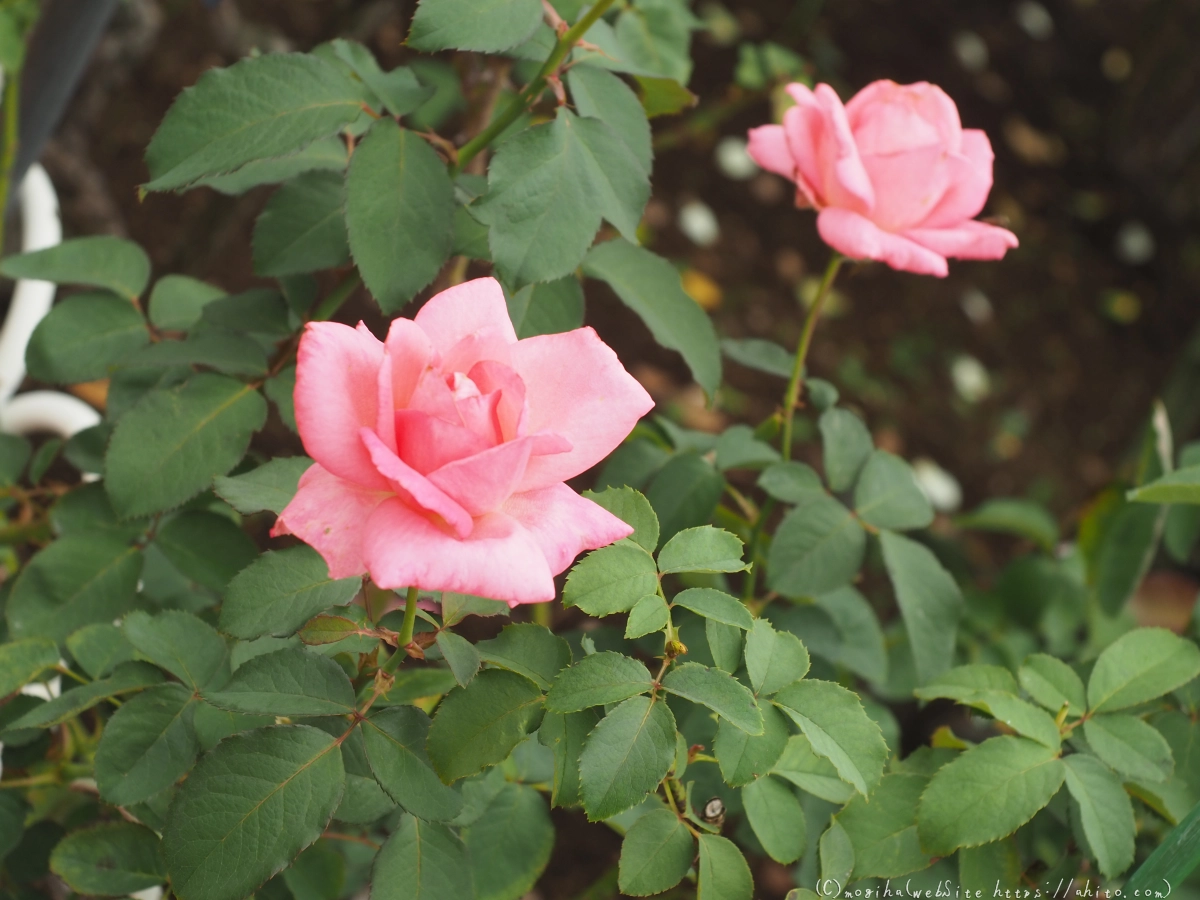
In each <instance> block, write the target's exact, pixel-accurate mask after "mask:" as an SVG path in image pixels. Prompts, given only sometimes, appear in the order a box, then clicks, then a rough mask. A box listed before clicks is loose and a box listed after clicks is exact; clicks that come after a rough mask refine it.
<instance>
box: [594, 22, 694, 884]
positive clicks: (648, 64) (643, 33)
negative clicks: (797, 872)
mask: <svg viewBox="0 0 1200 900" xmlns="http://www.w3.org/2000/svg"><path fill="white" fill-rule="evenodd" d="M696 24H697V23H696V20H695V19H694V18H693V17H692V14H691V12H690V11H689V10H688V8H687V6H686V5H685V4H682V3H659V2H646V0H642V2H640V3H637V4H633V5H630V6H627V7H626V8H625V9H624V10H623V11H622V12H621V14H620V16H618V17H617V24H616V29H615V30H616V36H617V40H618V41H619V42H620V47H621V49H622V50H624V51H625V55H626V57H627V58H628V59H629V61H630V62H632V63H634V64H635V65H636V66H638V67H639V68H641V69H644V70H647V71H649V72H650V73H652V74H654V75H661V76H664V77H666V78H670V79H672V80H673V81H677V82H679V83H680V84H687V82H688V77H689V76H690V75H691V72H692V60H691V56H690V55H689V52H688V49H689V48H688V44H689V32H690V31H691V29H692V28H693V27H694V26H695V25H696ZM703 900H708V898H703Z"/></svg>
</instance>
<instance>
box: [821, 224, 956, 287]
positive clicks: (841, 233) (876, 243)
mask: <svg viewBox="0 0 1200 900" xmlns="http://www.w3.org/2000/svg"><path fill="white" fill-rule="evenodd" d="M817 230H818V231H819V232H820V233H821V238H822V240H824V241H825V243H827V244H828V245H829V246H830V247H832V248H833V249H834V250H837V251H839V252H841V253H844V254H845V255H846V256H849V257H850V258H851V259H877V260H879V261H880V262H885V263H887V264H888V265H889V266H891V267H892V268H893V269H899V270H901V271H904V272H916V273H917V274H918V275H937V276H938V277H943V278H944V277H945V276H946V274H947V272H948V271H949V267H948V266H947V265H946V260H945V258H944V257H942V256H939V255H938V254H937V253H934V252H933V251H932V250H928V249H926V248H925V247H922V246H921V245H920V244H916V243H914V242H913V241H911V240H909V239H908V238H904V237H901V236H900V235H897V234H892V233H891V232H890V231H883V230H882V229H880V228H879V226H878V225H876V224H875V223H874V222H872V221H870V220H869V219H866V218H864V217H863V216H860V215H859V214H858V213H855V212H851V211H850V210H848V209H834V208H832V207H831V208H829V209H824V210H822V211H821V213H820V214H819V215H818V216H817Z"/></svg>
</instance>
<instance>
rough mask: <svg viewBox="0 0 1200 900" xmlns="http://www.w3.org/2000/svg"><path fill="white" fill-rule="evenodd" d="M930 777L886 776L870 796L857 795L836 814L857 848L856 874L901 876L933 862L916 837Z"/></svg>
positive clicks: (861, 876)
mask: <svg viewBox="0 0 1200 900" xmlns="http://www.w3.org/2000/svg"><path fill="white" fill-rule="evenodd" d="M928 783H929V779H927V778H924V777H922V776H920V775H903V774H893V775H885V776H884V777H883V780H882V781H880V782H879V784H878V785H877V786H876V788H875V789H874V790H873V791H871V796H870V802H867V798H864V797H855V798H854V799H853V800H851V801H850V802H849V803H848V804H846V808H845V809H843V810H842V811H841V812H839V813H838V814H837V823H838V824H839V825H841V826H842V828H843V829H844V830H845V832H846V836H847V837H848V838H849V839H850V843H851V845H852V846H853V847H854V877H855V878H856V879H857V878H899V877H900V876H901V875H907V874H909V873H910V872H916V871H918V870H920V869H924V868H926V867H927V866H928V865H929V863H930V862H931V860H930V858H929V856H928V855H927V854H925V853H924V852H922V850H921V844H920V841H919V840H918V838H917V805H918V803H919V801H920V799H921V792H922V791H924V790H925V786H926V785H927V784H928Z"/></svg>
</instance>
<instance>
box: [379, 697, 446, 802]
mask: <svg viewBox="0 0 1200 900" xmlns="http://www.w3.org/2000/svg"><path fill="white" fill-rule="evenodd" d="M362 733H363V740H364V741H365V744H366V753H367V760H368V761H369V762H370V765H371V771H372V772H373V773H374V775H375V779H376V780H377V781H378V782H379V784H380V786H381V787H382V788H383V789H384V790H385V791H387V793H388V796H390V797H391V798H392V799H393V800H395V801H396V802H397V803H399V804H400V805H401V806H403V807H404V808H405V809H406V810H408V811H409V812H410V813H412V814H413V815H414V816H419V817H421V818H422V819H426V820H432V821H435V822H444V821H447V820H449V819H453V818H454V817H455V816H457V815H458V814H459V813H460V812H462V798H461V797H460V796H459V795H458V794H457V793H456V792H455V791H453V790H451V789H450V788H448V787H446V786H445V785H444V784H442V782H441V781H440V780H439V779H438V776H437V773H436V772H434V771H433V764H432V763H430V761H429V757H428V755H427V754H426V753H425V742H426V739H427V738H428V736H429V716H427V715H426V714H425V713H424V712H422V711H421V710H419V709H417V708H416V707H415V706H393V707H389V708H386V709H380V710H375V711H374V712H372V713H371V716H370V717H369V718H368V719H367V720H366V721H365V722H364V723H363V725H362Z"/></svg>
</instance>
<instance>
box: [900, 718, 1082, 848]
mask: <svg viewBox="0 0 1200 900" xmlns="http://www.w3.org/2000/svg"><path fill="white" fill-rule="evenodd" d="M1064 777H1065V769H1064V766H1063V763H1062V760H1060V759H1059V758H1058V751H1057V750H1055V749H1052V748H1050V747H1047V746H1045V745H1044V744H1039V743H1037V742H1036V741H1031V740H1029V739H1028V738H1022V737H1013V736H1011V735H1002V736H1000V737H994V738H989V739H988V740H986V741H984V742H983V743H982V744H979V745H978V746H975V747H971V748H970V749H968V750H965V751H963V752H962V753H961V754H960V755H959V756H958V757H956V758H955V759H954V760H953V761H951V762H950V763H948V764H947V765H945V766H943V767H942V768H941V769H939V770H938V771H937V773H936V774H935V775H934V776H933V778H932V779H931V780H930V782H929V787H927V788H926V789H925V793H924V794H922V795H921V805H920V807H919V809H918V810H917V827H918V829H919V832H920V836H921V846H922V848H923V849H924V850H925V851H926V852H927V853H931V854H933V855H935V856H949V855H950V854H951V853H953V852H954V851H955V850H957V849H958V848H959V847H976V846H978V845H980V844H986V843H988V842H990V841H995V840H999V839H1000V838H1002V837H1006V836H1007V835H1009V834H1012V833H1013V832H1014V831H1016V830H1017V829H1018V828H1020V827H1021V826H1022V825H1024V824H1025V823H1026V822H1028V821H1029V820H1030V819H1032V818H1033V816H1034V815H1035V814H1036V813H1037V811H1038V810H1040V809H1041V808H1042V807H1043V806H1045V805H1046V804H1047V803H1049V802H1050V798H1051V797H1053V796H1054V795H1055V794H1056V793H1058V789H1059V788H1060V787H1062V783H1063V779H1064ZM981 809H986V810H988V814H987V815H986V816H981V815H979V811H980V810H981Z"/></svg>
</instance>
